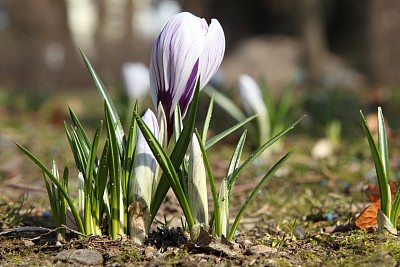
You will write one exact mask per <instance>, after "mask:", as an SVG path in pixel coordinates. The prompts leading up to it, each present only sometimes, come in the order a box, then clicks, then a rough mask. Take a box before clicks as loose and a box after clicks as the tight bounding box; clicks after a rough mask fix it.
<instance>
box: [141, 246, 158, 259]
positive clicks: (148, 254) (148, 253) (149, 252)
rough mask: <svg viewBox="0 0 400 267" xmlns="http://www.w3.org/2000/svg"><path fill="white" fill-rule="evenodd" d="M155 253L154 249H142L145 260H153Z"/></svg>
mask: <svg viewBox="0 0 400 267" xmlns="http://www.w3.org/2000/svg"><path fill="white" fill-rule="evenodd" d="M157 252H158V251H157V249H156V248H154V247H146V248H145V249H144V255H146V258H153V257H154V256H155V255H156V253H157Z"/></svg>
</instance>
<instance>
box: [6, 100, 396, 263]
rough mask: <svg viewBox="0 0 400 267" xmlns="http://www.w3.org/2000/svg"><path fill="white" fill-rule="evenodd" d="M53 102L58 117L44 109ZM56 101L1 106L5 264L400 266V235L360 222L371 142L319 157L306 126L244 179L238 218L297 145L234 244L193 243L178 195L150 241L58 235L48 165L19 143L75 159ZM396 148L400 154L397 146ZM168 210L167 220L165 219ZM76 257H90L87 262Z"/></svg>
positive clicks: (219, 159)
mask: <svg viewBox="0 0 400 267" xmlns="http://www.w3.org/2000/svg"><path fill="white" fill-rule="evenodd" d="M76 101H78V100H76ZM100 108H101V107H100ZM49 109H50V110H51V111H52V112H50V114H53V115H50V116H44V115H43V114H49V113H48V110H49ZM54 109H55V107H54V106H52V105H50V104H48V106H46V109H45V110H42V111H39V112H37V111H33V112H25V111H24V112H21V113H18V112H17V113H13V112H10V110H1V111H0V112H1V113H0V114H1V115H2V117H1V121H0V123H1V127H2V131H1V134H0V151H1V152H2V153H1V154H0V266H53V265H56V266H85V265H89V264H94V265H95V266H356V265H357V266H400V245H399V242H398V237H397V236H391V235H387V234H381V235H378V234H377V233H376V232H374V231H372V232H367V231H365V230H359V229H356V227H355V226H354V221H355V219H356V217H357V215H358V214H359V213H361V212H362V210H363V209H364V208H365V207H366V205H367V204H368V202H367V199H366V197H365V194H364V193H363V191H362V188H363V187H364V186H365V185H367V184H369V183H371V182H373V181H374V179H375V176H374V175H375V173H374V168H373V163H372V158H371V156H370V154H369V150H368V146H367V144H366V141H365V140H363V139H362V138H358V139H357V138H355V139H356V140H355V139H354V138H353V139H349V140H347V139H342V140H341V142H340V146H339V147H338V148H337V149H336V150H335V151H334V152H333V153H332V154H331V155H330V156H329V157H328V158H325V159H322V160H315V159H313V158H312V157H311V149H312V147H313V144H314V143H315V142H316V138H314V137H309V136H307V135H306V134H303V133H301V132H300V131H299V132H293V133H291V134H290V135H288V136H287V137H286V138H285V139H284V142H283V144H282V150H281V151H279V150H276V151H274V152H272V153H270V154H268V156H267V157H262V158H261V159H260V160H259V161H257V162H255V163H254V164H253V165H252V166H251V167H250V169H249V170H248V171H246V172H245V173H244V174H243V175H242V176H241V177H239V179H238V181H237V184H236V188H235V191H234V192H235V193H234V194H233V202H232V210H231V212H230V214H231V220H233V219H234V217H232V216H234V215H235V214H236V213H237V211H238V210H239V208H240V206H241V204H242V203H243V202H244V201H245V199H246V197H247V196H248V195H249V193H250V192H251V188H252V187H253V186H254V185H255V184H256V183H257V181H259V179H260V178H261V177H262V176H263V175H264V174H265V173H266V172H267V170H268V168H269V167H270V166H272V164H273V162H276V161H277V160H278V159H279V158H280V157H281V156H282V155H283V154H284V151H287V150H289V149H290V148H291V147H293V146H297V150H296V152H295V154H294V155H293V156H292V157H291V159H290V160H289V161H288V162H287V163H286V164H285V165H284V166H283V167H282V169H281V170H279V172H278V173H277V174H276V175H275V177H274V178H273V179H272V180H271V181H269V182H268V183H267V184H266V185H265V186H264V188H263V189H262V190H261V191H260V192H259V194H258V195H257V197H256V198H255V199H254V201H253V202H252V204H251V205H250V207H249V208H248V210H247V212H246V214H245V216H244V217H243V219H242V221H241V224H240V226H239V228H238V232H237V234H236V236H235V237H234V239H233V241H232V242H227V241H226V240H225V239H224V238H222V239H216V238H208V239H206V241H204V242H203V243H201V244H194V243H192V242H191V241H190V240H189V238H188V234H187V233H186V232H185V231H184V230H183V229H182V228H181V227H182V225H181V220H180V218H181V216H182V215H181V213H180V209H179V206H178V205H177V203H176V200H175V198H174V196H173V195H172V194H169V195H168V197H167V198H166V200H165V203H164V204H163V206H162V208H161V209H160V211H159V217H160V218H158V219H159V221H160V222H158V223H154V225H153V227H152V229H153V231H152V233H151V234H150V235H149V237H148V239H147V241H146V244H145V245H144V246H139V245H137V244H135V243H133V242H132V241H131V240H130V239H129V238H122V237H121V238H120V239H118V240H111V239H109V238H108V237H107V236H102V237H98V236H81V235H79V234H77V233H76V232H74V231H72V230H71V229H67V230H68V231H67V232H68V234H67V239H66V240H63V241H58V240H57V235H56V233H55V231H54V230H53V228H54V226H53V223H52V218H51V214H50V212H49V210H50V206H49V203H48V199H47V193H46V191H45V187H44V184H43V178H42V176H41V173H40V171H39V170H38V169H37V167H36V166H34V164H33V163H32V162H30V161H29V159H27V158H26V157H25V156H24V155H23V154H22V153H21V152H20V151H18V150H17V148H16V146H15V144H14V142H18V143H21V144H23V145H25V146H28V147H29V149H30V150H32V151H34V153H35V154H37V155H39V158H41V159H48V161H49V162H48V163H49V164H50V160H51V159H52V158H56V160H57V162H59V163H63V161H64V160H65V159H66V158H68V159H70V161H71V162H72V155H71V154H70V152H69V150H68V144H67V140H66V138H65V135H64V133H63V126H62V124H60V123H59V121H63V120H67V114H64V113H61V114H55V112H53V111H54ZM94 110H95V111H93V112H96V109H94ZM83 113H84V114H87V113H85V111H83ZM99 114H101V113H99ZM93 117H95V116H93ZM87 120H88V121H91V119H90V117H89V118H87ZM93 124H94V125H95V123H93ZM94 128H95V127H93V129H94ZM360 134H362V132H360ZM394 136H395V133H394ZM389 142H396V141H395V139H393V140H390V141H389ZM393 145H394V146H393V147H398V145H397V144H393ZM4 151H6V153H4ZM232 151H233V145H232V144H230V143H225V144H222V145H220V146H219V147H218V148H215V149H214V150H213V151H212V152H211V153H212V154H211V155H212V157H213V158H212V159H211V162H212V163H213V164H212V165H213V166H212V167H213V170H214V172H215V174H216V178H217V180H218V181H221V179H222V178H223V176H224V173H225V172H226V168H227V165H228V162H229V159H230V155H231V153H232ZM250 152H251V150H250V149H249V150H248V151H246V153H247V154H249V153H250ZM392 154H393V156H392V155H391V158H393V159H395V158H398V157H397V156H398V152H396V151H393V152H392ZM396 164H397V163H396V162H393V163H392V165H393V166H392V167H393V168H396ZM71 165H72V164H71ZM73 173H74V172H73V171H72V174H73ZM218 184H219V182H218ZM71 186H72V187H73V186H74V183H73V182H72V181H71ZM164 216H165V218H166V221H167V222H168V223H161V222H164ZM90 252H98V253H92V254H90ZM61 253H63V254H61ZM86 253H88V254H86ZM65 255H69V256H67V257H66V256H65ZM76 255H91V256H90V257H89V256H87V257H86V258H85V257H83V258H85V259H84V261H82V257H78V256H76Z"/></svg>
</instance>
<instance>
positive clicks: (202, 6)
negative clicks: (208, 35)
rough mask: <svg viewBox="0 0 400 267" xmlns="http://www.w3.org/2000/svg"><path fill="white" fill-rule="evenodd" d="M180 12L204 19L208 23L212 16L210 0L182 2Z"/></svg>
mask: <svg viewBox="0 0 400 267" xmlns="http://www.w3.org/2000/svg"><path fill="white" fill-rule="evenodd" d="M182 10H183V11H188V12H191V13H193V14H194V15H196V16H198V17H201V18H206V19H207V21H208V22H209V19H211V15H212V10H211V0H203V1H198V0H184V1H183V3H182Z"/></svg>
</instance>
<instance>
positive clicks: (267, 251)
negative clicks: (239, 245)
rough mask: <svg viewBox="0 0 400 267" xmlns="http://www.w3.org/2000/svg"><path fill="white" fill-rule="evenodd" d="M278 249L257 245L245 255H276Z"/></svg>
mask: <svg viewBox="0 0 400 267" xmlns="http://www.w3.org/2000/svg"><path fill="white" fill-rule="evenodd" d="M276 251H277V250H276V248H272V247H269V246H266V245H255V246H253V247H251V248H249V249H247V250H246V251H245V253H244V254H245V255H258V254H262V255H265V254H272V253H276Z"/></svg>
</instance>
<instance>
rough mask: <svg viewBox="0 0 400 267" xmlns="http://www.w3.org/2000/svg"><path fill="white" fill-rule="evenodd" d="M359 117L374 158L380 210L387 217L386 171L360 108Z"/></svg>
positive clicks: (388, 196)
mask: <svg viewBox="0 0 400 267" xmlns="http://www.w3.org/2000/svg"><path fill="white" fill-rule="evenodd" d="M360 114H361V118H362V123H363V127H364V131H365V134H366V135H367V140H368V144H369V148H370V150H371V154H372V158H373V159H374V163H375V171H376V175H377V179H378V186H379V192H380V197H381V210H382V211H383V213H384V214H385V215H386V216H387V217H389V218H390V217H391V216H390V205H389V203H390V200H391V199H390V198H391V196H390V195H389V189H388V183H387V182H386V181H387V178H386V177H385V176H386V172H385V169H384V166H383V162H382V157H381V155H380V154H379V150H378V147H377V146H376V144H375V141H374V138H373V137H372V134H371V131H370V130H369V127H368V124H367V121H366V120H365V117H364V114H363V113H362V111H361V110H360Z"/></svg>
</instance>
